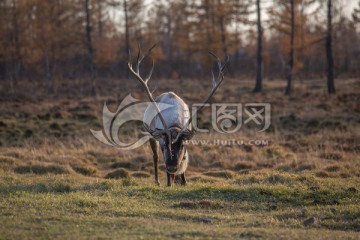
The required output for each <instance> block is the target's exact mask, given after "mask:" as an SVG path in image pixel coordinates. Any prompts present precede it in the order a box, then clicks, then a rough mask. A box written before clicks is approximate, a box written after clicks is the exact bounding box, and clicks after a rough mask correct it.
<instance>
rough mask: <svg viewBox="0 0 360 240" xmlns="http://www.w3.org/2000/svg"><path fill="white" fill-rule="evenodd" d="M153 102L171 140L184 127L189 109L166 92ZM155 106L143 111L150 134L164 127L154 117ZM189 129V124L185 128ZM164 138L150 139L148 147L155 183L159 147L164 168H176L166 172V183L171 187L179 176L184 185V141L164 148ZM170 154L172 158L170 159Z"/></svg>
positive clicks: (178, 98) (185, 153) (185, 161)
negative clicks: (156, 105) (149, 147)
mask: <svg viewBox="0 0 360 240" xmlns="http://www.w3.org/2000/svg"><path fill="white" fill-rule="evenodd" d="M155 102H156V103H157V104H158V107H159V109H160V112H161V115H162V116H163V119H164V120H165V123H166V126H167V127H168V129H170V133H171V135H172V138H175V137H176V136H177V134H178V132H179V131H180V130H181V129H183V128H184V127H185V126H186V123H187V121H188V120H189V118H190V114H189V107H188V105H187V104H186V103H185V102H184V101H183V100H182V99H181V98H180V97H179V96H177V95H176V94H175V93H173V92H167V93H163V94H161V95H160V96H159V97H157V98H156V99H155ZM155 111H156V110H155V106H154V105H152V104H151V105H149V107H148V108H147V109H146V110H145V113H144V119H143V122H144V123H145V124H146V123H147V124H148V126H147V128H148V130H150V131H151V132H155V131H159V130H160V131H161V130H164V126H163V124H162V122H161V119H160V116H159V115H156V116H155V117H153V119H151V118H152V116H154V114H153V113H154V112H155ZM187 127H188V128H189V129H191V124H190V125H188V126H187ZM166 144H167V143H166V138H159V139H158V140H155V139H151V140H150V145H151V149H152V151H153V160H154V167H155V183H156V184H159V180H158V169H157V161H158V158H159V157H158V148H159V145H160V147H161V150H162V153H163V158H164V161H165V164H166V166H172V167H174V169H175V167H176V170H175V171H173V172H170V173H169V171H167V178H168V179H167V182H168V185H169V186H171V184H172V182H173V181H174V179H175V175H180V177H181V182H182V184H183V185H185V184H186V178H185V171H186V169H187V166H188V163H189V155H188V150H187V149H186V148H185V146H184V141H183V140H181V141H178V142H177V143H175V144H171V149H170V150H169V149H167V148H166ZM170 154H171V155H172V157H170Z"/></svg>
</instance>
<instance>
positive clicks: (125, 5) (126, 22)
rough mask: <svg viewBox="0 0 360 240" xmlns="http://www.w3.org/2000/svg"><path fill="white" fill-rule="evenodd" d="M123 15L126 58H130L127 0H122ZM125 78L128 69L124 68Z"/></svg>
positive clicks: (127, 75) (127, 74) (127, 76)
mask: <svg viewBox="0 0 360 240" xmlns="http://www.w3.org/2000/svg"><path fill="white" fill-rule="evenodd" d="M123 4H124V6H123V7H124V16H125V52H126V54H127V59H130V36H129V16H128V5H127V0H124V2H123ZM125 72H126V78H129V71H128V69H127V68H126V69H125Z"/></svg>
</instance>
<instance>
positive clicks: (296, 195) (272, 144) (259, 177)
mask: <svg viewBox="0 0 360 240" xmlns="http://www.w3.org/2000/svg"><path fill="white" fill-rule="evenodd" d="M227 81H228V82H227V83H226V84H224V85H223V86H221V88H220V89H219V92H218V93H217V94H216V96H215V101H216V102H233V103H238V102H240V103H251V102H267V103H271V106H272V124H271V127H270V129H269V130H267V131H265V132H263V133H258V132H257V130H258V129H256V128H253V127H252V128H251V127H249V128H243V129H241V131H240V132H239V133H237V134H232V135H222V134H217V133H214V132H212V133H210V134H198V135H196V136H195V138H194V139H197V140H201V139H208V140H211V141H212V140H213V139H238V140H244V142H245V143H246V142H248V141H249V140H254V139H255V140H256V139H258V140H266V142H267V144H264V145H259V146H255V145H247V144H244V145H241V146H238V145H210V146H209V145H206V144H189V146H188V148H189V151H190V166H189V168H188V172H187V176H188V185H187V186H186V187H183V186H180V185H175V186H174V187H173V188H167V187H166V186H165V185H166V184H165V183H166V182H165V172H164V164H160V169H161V170H160V172H161V174H160V182H161V184H162V185H161V186H160V187H157V186H155V185H154V184H153V182H154V181H153V167H152V160H151V159H152V158H151V157H152V154H151V150H150V147H149V146H148V145H145V146H143V147H141V148H138V149H135V150H133V151H120V150H118V149H115V148H111V147H109V146H106V145H103V144H102V143H100V142H99V141H97V140H96V139H95V138H94V137H93V136H92V135H91V133H90V131H89V129H96V130H99V129H101V128H102V123H101V114H102V106H103V103H104V101H106V102H107V103H108V104H109V105H110V108H112V109H116V107H117V104H119V102H120V100H121V98H123V97H125V96H126V95H127V93H129V92H134V96H135V97H137V98H140V99H143V100H145V99H146V98H145V95H144V94H143V92H142V90H141V89H140V88H139V87H137V85H136V84H133V83H131V84H129V85H128V86H126V90H124V89H121V88H120V89H119V94H115V93H112V94H106V95H105V94H102V96H106V97H99V98H98V99H93V98H86V97H76V96H75V97H74V96H72V97H65V96H63V97H62V95H61V94H60V96H58V97H56V98H51V99H48V98H43V97H42V96H32V94H31V93H27V94H26V93H24V94H23V95H21V96H20V95H18V96H17V97H15V98H11V99H10V98H9V99H4V98H3V99H2V100H1V105H0V106H1V107H0V144H1V146H0V222H1V225H0V239H34V238H40V239H41V238H42V239H49V238H53V239H119V238H120V239H121V238H122V239H142V238H145V239H159V238H161V239H162V238H175V239H190V238H191V239H193V238H195V239H196V238H198V239H203V238H206V239H220V238H249V239H254V238H260V239H358V238H359V232H360V200H359V199H360V193H359V190H360V157H359V154H360V91H359V89H360V82H359V81H358V80H355V79H346V80H341V81H340V80H339V81H338V82H337V88H338V89H337V90H338V92H337V94H336V95H332V96H329V95H327V94H326V93H325V86H324V83H323V82H322V81H311V82H310V81H309V82H302V83H298V84H297V85H296V89H295V91H294V94H293V95H291V96H290V97H286V96H284V95H283V85H284V84H283V82H280V81H269V82H266V83H265V89H266V90H265V92H264V93H261V94H251V93H249V92H250V90H251V87H252V82H248V81H240V82H238V81H237V80H235V79H229V80H227ZM162 83H164V84H159V83H154V84H155V85H156V84H159V86H161V87H159V89H157V90H156V93H161V92H163V91H167V90H174V89H172V86H174V85H176V84H178V85H179V87H178V89H179V91H175V92H177V93H178V94H179V95H180V96H181V97H183V98H184V99H186V100H187V101H188V103H193V102H199V101H201V99H202V98H204V97H205V95H206V94H207V92H206V91H204V90H202V91H200V93H198V92H199V86H197V85H196V83H194V81H182V82H176V83H174V82H165V81H164V82H162ZM200 87H201V88H202V89H207V87H208V84H207V83H206V82H203V83H201V86H200ZM175 90H176V89H175ZM103 91H104V92H105V90H103ZM114 92H115V89H114ZM156 93H155V94H156ZM208 119H209V116H208V115H207V113H204V115H203V117H202V124H203V125H205V126H206V124H209V120H208ZM125 130H126V131H124V132H123V133H124V134H125V135H126V136H131V135H133V134H134V131H135V133H136V132H137V131H138V130H134V129H133V128H130V127H129V129H125Z"/></svg>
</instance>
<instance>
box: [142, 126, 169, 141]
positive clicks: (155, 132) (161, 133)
mask: <svg viewBox="0 0 360 240" xmlns="http://www.w3.org/2000/svg"><path fill="white" fill-rule="evenodd" d="M144 128H145V130H146V131H147V132H148V133H150V135H151V136H152V137H153V138H154V139H155V140H157V141H159V140H160V139H161V138H162V137H163V136H164V134H165V132H164V131H163V130H161V129H156V130H151V129H150V127H149V126H148V125H147V124H145V123H144Z"/></svg>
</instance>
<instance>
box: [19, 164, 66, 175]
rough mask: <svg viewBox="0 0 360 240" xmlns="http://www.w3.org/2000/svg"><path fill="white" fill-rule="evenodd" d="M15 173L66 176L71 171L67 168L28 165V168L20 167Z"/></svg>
mask: <svg viewBox="0 0 360 240" xmlns="http://www.w3.org/2000/svg"><path fill="white" fill-rule="evenodd" d="M14 172H16V173H19V174H28V173H33V174H40V175H41V174H48V173H51V174H66V173H69V170H68V169H67V168H66V167H63V166H58V165H40V164H36V165H28V166H18V167H15V168H14Z"/></svg>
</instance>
